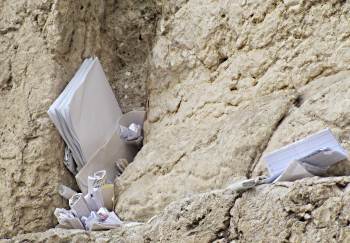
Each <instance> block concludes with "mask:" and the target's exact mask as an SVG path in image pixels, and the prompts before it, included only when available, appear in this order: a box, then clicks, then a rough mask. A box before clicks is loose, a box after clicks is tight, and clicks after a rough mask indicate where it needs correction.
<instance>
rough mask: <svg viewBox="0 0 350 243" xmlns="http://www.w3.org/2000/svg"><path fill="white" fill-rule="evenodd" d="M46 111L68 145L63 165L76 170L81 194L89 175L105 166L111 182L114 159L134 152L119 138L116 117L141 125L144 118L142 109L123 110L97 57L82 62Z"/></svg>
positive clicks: (113, 175) (130, 145)
mask: <svg viewBox="0 0 350 243" xmlns="http://www.w3.org/2000/svg"><path fill="white" fill-rule="evenodd" d="M48 114H49V116H50V118H51V120H52V121H53V123H54V124H55V126H56V128H57V129H58V131H59V133H60V134H61V136H62V138H63V139H64V141H65V143H66V144H67V146H68V149H67V150H66V156H65V165H66V166H67V168H68V169H69V170H70V171H71V172H72V173H73V174H76V180H77V183H78V186H79V187H80V189H81V191H82V192H83V193H84V194H85V193H86V192H87V187H88V180H87V178H88V176H91V175H93V173H94V172H96V171H100V170H105V171H106V180H107V181H108V182H109V183H111V182H113V180H114V178H115V176H116V174H117V170H116V168H115V162H116V161H117V160H118V159H121V158H125V159H127V160H128V161H132V160H133V158H134V156H135V154H136V152H137V149H138V148H137V147H136V148H135V146H133V145H132V144H126V143H125V142H124V141H123V140H122V139H121V138H120V126H119V120H121V119H122V121H123V124H125V123H127V125H129V124H131V123H136V124H139V125H141V127H142V126H143V121H144V118H145V112H144V111H135V112H130V114H129V113H127V114H124V115H123V114H122V111H121V109H120V107H119V104H118V102H117V100H116V98H115V96H114V92H113V90H112V88H111V87H110V85H109V83H108V80H107V78H106V75H105V73H104V71H103V69H102V66H101V64H100V62H99V60H98V58H88V59H86V60H85V61H84V62H83V64H82V65H81V66H80V68H79V70H78V71H77V73H76V74H75V75H74V77H73V79H72V80H71V81H70V82H69V84H68V85H67V86H66V88H65V89H64V91H63V92H62V93H61V95H60V96H59V97H58V98H57V99H56V100H55V102H54V103H53V104H52V105H51V107H50V108H49V110H48ZM123 116H125V117H124V118H123ZM68 152H69V153H71V155H72V157H73V158H74V161H75V163H76V165H75V164H72V163H73V162H72V161H73V160H72V159H71V158H70V157H69V155H70V154H69V153H68Z"/></svg>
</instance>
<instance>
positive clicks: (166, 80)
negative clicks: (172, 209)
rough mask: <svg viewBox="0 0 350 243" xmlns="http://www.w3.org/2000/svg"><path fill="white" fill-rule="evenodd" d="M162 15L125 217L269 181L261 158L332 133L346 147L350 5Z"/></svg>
mask: <svg viewBox="0 0 350 243" xmlns="http://www.w3.org/2000/svg"><path fill="white" fill-rule="evenodd" d="M163 8H164V9H165V10H164V12H163V13H162V18H161V20H160V22H159V25H158V29H157V36H156V39H155V44H154V47H153V49H152V56H151V63H152V66H151V76H150V81H149V89H150V91H149V92H150V101H149V114H148V120H147V124H146V134H147V137H146V143H145V145H144V147H143V149H142V151H141V152H140V153H139V154H138V156H137V157H136V159H135V161H134V163H133V164H132V165H131V166H130V167H128V168H127V170H126V171H125V173H124V174H123V175H122V177H121V178H120V180H119V184H120V195H119V201H118V203H117V206H116V211H117V212H118V213H120V215H121V216H122V217H123V218H125V219H130V220H131V219H132V220H147V219H148V218H150V217H151V216H152V215H154V214H157V213H159V212H160V211H161V210H162V209H163V208H164V207H165V206H166V205H167V204H168V203H170V202H172V201H174V200H177V199H179V198H182V197H184V196H187V195H191V194H193V193H198V192H203V191H206V190H211V189H217V188H222V187H224V186H226V185H227V184H228V183H230V181H231V180H233V179H234V177H237V176H251V175H258V174H262V173H264V171H265V168H264V164H263V161H262V159H261V158H262V155H263V154H264V153H266V152H269V151H272V150H273V149H276V148H278V147H281V146H283V145H285V144H287V143H289V142H293V141H295V140H297V139H299V138H302V137H304V136H306V135H308V134H311V133H313V132H316V131H318V130H320V129H323V128H325V127H330V128H331V129H332V130H333V131H334V132H335V134H336V135H337V136H338V137H339V138H340V140H341V141H342V144H343V145H344V147H345V148H346V149H348V150H349V149H350V144H349V142H348V141H349V135H350V133H349V132H350V130H349V129H350V127H349V124H350V120H349V111H348V110H349V109H348V107H349V98H350V93H349V85H350V79H349V72H348V71H347V70H348V69H349V67H350V65H349V64H350V59H349V53H350V52H349V50H350V48H349V45H350V39H349V34H350V32H349V30H350V28H349V27H350V21H349V19H350V18H349V17H350V13H349V10H350V4H349V2H348V1H277V0H269V1H265V0H264V1H263V0H261V1H260V0H244V1H229V0H220V1H209V0H208V1H202V0H189V1H171V2H169V3H164V6H163ZM344 167H346V168H344ZM348 167H349V166H348V164H347V163H343V166H342V167H341V168H340V170H339V169H338V172H339V171H340V172H342V173H344V172H347V173H348V172H349V169H348ZM344 169H346V170H344Z"/></svg>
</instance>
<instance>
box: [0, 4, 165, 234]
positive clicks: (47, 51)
mask: <svg viewBox="0 0 350 243" xmlns="http://www.w3.org/2000/svg"><path fill="white" fill-rule="evenodd" d="M157 9H158V8H157V7H156V6H155V5H154V3H153V2H152V1H144V2H142V3H139V2H138V1H119V2H115V1H103V0H98V1H93V0H91V1H90V0H88V1H72V0H62V1H54V0H35V1H24V0H19V1H10V0H9V1H8V0H2V1H0V176H1V179H0V237H8V236H12V235H15V234H17V233H23V232H33V231H40V230H45V229H48V228H50V227H52V226H54V225H55V224H56V222H55V219H54V217H53V215H52V213H53V210H54V209H55V207H62V206H65V205H66V202H65V201H64V200H63V199H62V198H61V197H60V196H59V195H58V193H57V190H56V188H57V186H58V184H59V183H64V184H66V185H72V186H74V184H75V182H74V180H73V178H72V177H71V175H70V174H69V173H68V172H67V171H66V169H65V168H64V166H63V163H62V162H63V161H62V160H63V143H62V141H61V138H60V137H59V135H58V133H57V132H56V129H55V128H54V127H53V125H52V123H51V122H50V120H49V118H48V116H47V114H46V111H47V109H48V107H49V106H50V105H51V103H52V102H53V101H54V99H56V98H57V96H58V95H59V94H60V92H61V91H62V90H63V88H64V87H65V85H66V84H67V82H68V81H69V80H70V78H72V76H73V75H74V72H75V71H76V70H77V68H78V67H79V65H80V64H81V62H82V60H83V59H84V58H85V57H87V56H91V55H96V56H98V57H99V58H100V59H101V62H102V63H103V66H104V68H105V70H106V72H107V76H108V77H109V80H110V82H111V85H112V87H113V88H114V89H115V91H116V95H117V97H118V100H119V101H120V104H121V106H122V108H123V110H125V111H127V110H130V109H131V107H139V106H144V105H145V102H146V81H145V80H146V77H147V72H146V71H145V70H144V69H145V68H146V67H147V66H148V61H147V56H148V52H149V49H150V46H151V40H152V38H153V36H154V28H155V27H154V26H155V21H156V16H157V11H158V10H157ZM117 90H118V91H117Z"/></svg>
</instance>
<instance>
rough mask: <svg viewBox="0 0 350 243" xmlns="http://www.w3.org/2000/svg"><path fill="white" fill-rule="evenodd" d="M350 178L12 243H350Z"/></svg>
mask: <svg viewBox="0 0 350 243" xmlns="http://www.w3.org/2000/svg"><path fill="white" fill-rule="evenodd" d="M349 183H350V178H349V177H336V178H327V179H319V178H307V179H303V180H300V181H298V182H296V183H290V182H287V183H278V184H276V185H262V186H258V187H257V188H256V189H253V190H250V191H247V192H245V193H243V194H236V193H233V192H232V191H230V190H217V191H211V192H207V193H203V194H197V195H195V196H192V197H188V198H184V199H181V200H178V201H175V202H173V203H171V204H169V205H168V206H167V207H166V208H165V210H164V211H163V212H162V213H160V215H158V216H157V217H155V218H154V219H152V220H151V222H148V223H146V224H141V225H138V226H122V227H120V228H119V229H116V230H111V231H102V232H86V231H81V230H59V229H52V230H49V231H47V232H44V233H36V234H26V235H20V236H17V237H15V238H13V239H11V240H8V241H4V243H5V242H6V243H10V242H54V243H56V242H130V243H134V242H215V243H228V242H231V243H241V242H242V243H243V242H324V243H329V242H349V240H350V229H349V220H350V217H349V210H350V208H349V203H348V201H349V196H350V194H349V192H350V191H349V189H350V188H349Z"/></svg>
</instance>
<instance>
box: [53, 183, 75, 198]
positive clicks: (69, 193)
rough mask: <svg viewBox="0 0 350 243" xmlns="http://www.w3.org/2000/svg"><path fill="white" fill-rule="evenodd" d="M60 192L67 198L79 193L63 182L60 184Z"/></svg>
mask: <svg viewBox="0 0 350 243" xmlns="http://www.w3.org/2000/svg"><path fill="white" fill-rule="evenodd" d="M58 193H59V194H60V195H61V196H62V197H63V198H65V199H67V200H69V199H70V198H71V197H73V196H74V195H75V194H77V192H76V191H74V190H73V189H71V188H69V187H68V186H65V185H62V184H61V185H59V186H58Z"/></svg>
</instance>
